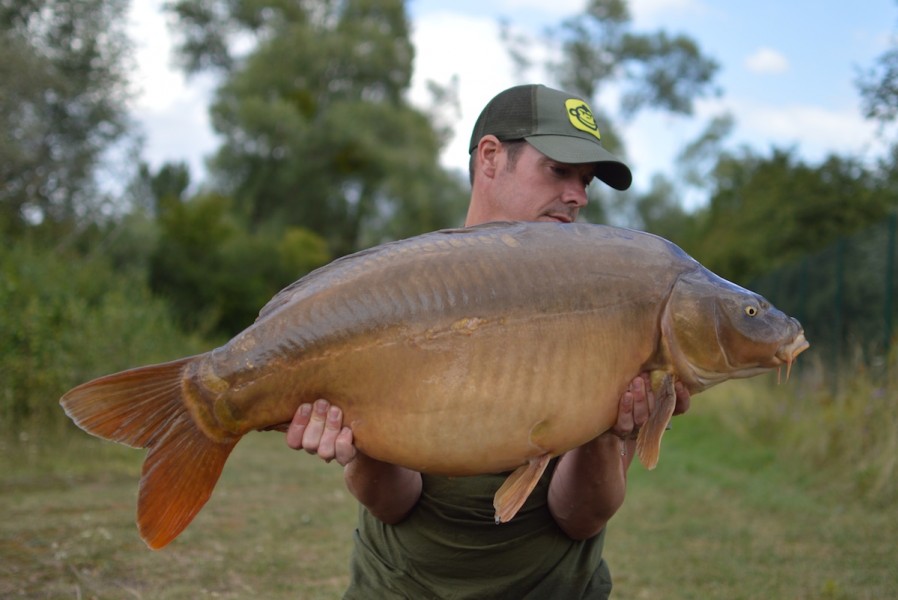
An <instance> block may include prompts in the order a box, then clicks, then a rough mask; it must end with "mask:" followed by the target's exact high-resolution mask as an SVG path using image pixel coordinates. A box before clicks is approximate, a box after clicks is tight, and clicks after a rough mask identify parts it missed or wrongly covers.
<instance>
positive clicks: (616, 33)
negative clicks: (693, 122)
mask: <svg viewBox="0 0 898 600" xmlns="http://www.w3.org/2000/svg"><path fill="white" fill-rule="evenodd" d="M550 34H551V35H550V39H551V40H553V42H552V43H555V40H560V49H561V60H560V61H557V62H552V63H550V64H549V65H547V66H548V71H549V72H551V73H554V74H555V77H556V78H557V80H558V84H559V85H560V86H561V87H562V88H563V89H566V90H569V91H571V92H575V93H579V94H580V95H582V96H583V97H585V98H588V99H592V100H593V102H592V103H591V104H592V108H593V111H594V113H595V118H596V122H597V123H599V128H600V130H601V134H602V144H603V145H604V146H605V147H606V148H608V149H609V150H611V151H612V152H615V153H618V154H619V155H622V156H625V155H626V148H625V144H624V143H623V142H622V140H621V139H620V136H619V135H618V133H617V132H616V131H615V128H614V127H613V125H612V122H613V121H612V119H611V117H610V114H611V113H610V111H608V110H607V109H606V108H605V107H604V106H602V105H601V104H600V103H598V102H596V101H595V100H596V99H597V98H598V97H599V95H600V94H601V93H602V92H603V91H605V90H607V89H608V88H609V87H611V86H618V87H619V88H620V89H621V92H622V94H621V102H620V106H619V112H620V114H621V116H622V117H623V118H632V117H633V116H634V115H635V114H636V113H638V112H639V111H641V110H644V109H649V108H651V109H657V110H664V111H667V112H670V113H673V114H680V115H687V116H688V115H691V114H692V112H693V104H694V102H695V99H696V98H700V97H702V96H706V95H710V94H715V93H717V92H718V90H717V88H716V87H715V86H714V85H713V80H714V76H715V74H716V72H717V69H718V65H717V63H716V62H715V61H714V60H712V59H711V58H709V57H707V56H705V55H704V54H703V53H702V51H701V49H700V48H699V46H698V44H697V43H696V42H695V41H694V40H692V39H691V38H689V37H688V36H685V35H671V34H669V33H668V32H666V31H663V30H662V31H657V32H651V33H639V32H633V31H632V23H631V17H630V12H629V9H628V7H627V2H626V0H591V1H590V2H588V4H587V6H586V9H585V10H584V11H583V12H582V13H581V14H578V15H576V16H574V17H572V18H570V19H566V20H565V21H563V22H562V23H561V25H560V27H558V28H556V29H555V30H553V31H551V32H550ZM514 50H515V53H516V54H520V48H518V47H516V48H515V49H514ZM518 60H519V61H521V60H522V59H520V58H518ZM592 195H593V198H592V200H593V201H592V202H591V203H590V205H589V206H588V207H587V211H586V217H587V218H588V219H590V220H605V218H606V217H607V216H609V214H606V213H614V212H615V211H618V210H619V209H620V203H621V202H627V201H629V196H628V195H625V196H624V198H623V199H621V198H620V195H619V194H617V196H618V198H617V199H609V198H606V197H605V194H603V193H601V192H598V191H595V192H593V194H592ZM634 224H635V223H634Z"/></svg>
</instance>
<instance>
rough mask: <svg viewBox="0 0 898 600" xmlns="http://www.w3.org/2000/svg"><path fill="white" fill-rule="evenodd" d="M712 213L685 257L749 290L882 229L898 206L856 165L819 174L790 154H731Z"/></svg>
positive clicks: (720, 165) (705, 213)
mask: <svg viewBox="0 0 898 600" xmlns="http://www.w3.org/2000/svg"><path fill="white" fill-rule="evenodd" d="M712 178H713V181H712V186H711V198H710V201H709V204H708V206H707V207H706V208H705V209H703V210H701V211H699V212H698V213H697V214H696V215H695V218H696V220H697V224H696V226H695V230H694V231H695V235H694V238H693V239H691V240H689V241H686V242H684V249H686V250H687V251H688V252H690V253H691V254H693V255H694V256H696V257H699V258H700V259H701V260H702V262H703V263H704V264H705V265H706V266H707V267H708V268H710V269H711V270H713V271H715V272H717V273H720V274H721V275H723V276H725V277H728V278H730V279H733V280H735V281H741V282H745V281H747V280H748V279H750V278H752V277H755V276H757V275H760V274H763V273H765V272H767V271H769V270H771V269H773V268H775V267H778V266H780V265H782V264H785V263H787V262H789V261H792V260H796V259H797V258H800V257H801V256H804V255H805V254H807V253H810V252H814V251H817V250H820V249H821V248H823V247H824V246H826V245H828V244H830V243H832V242H834V241H835V240H836V239H838V238H839V237H840V236H842V235H847V234H849V233H852V232H854V231H857V230H859V229H860V228H862V227H864V226H867V225H870V224H872V223H876V222H878V221H880V220H882V219H883V218H885V216H886V215H887V214H888V211H889V210H890V209H891V208H893V207H894V206H895V205H896V201H895V199H894V193H893V191H892V190H891V189H890V187H892V186H891V185H890V184H888V182H887V181H885V180H884V178H883V177H882V176H879V175H877V174H876V173H873V172H871V171H869V170H868V169H867V168H865V167H864V166H863V164H862V163H861V162H860V161H859V160H857V159H854V158H850V157H840V156H836V155H831V156H829V157H827V158H826V159H825V160H824V161H823V162H822V163H821V164H820V165H819V166H810V165H807V164H805V163H804V162H802V161H800V160H798V159H796V157H795V155H794V152H793V151H790V150H782V149H774V150H773V151H772V153H771V156H769V157H763V156H759V155H757V154H755V153H754V152H752V151H751V150H749V149H747V148H743V149H742V150H741V151H740V152H739V153H734V154H724V155H723V156H721V157H720V159H719V160H718V162H717V165H716V167H715V169H714V171H713V173H712Z"/></svg>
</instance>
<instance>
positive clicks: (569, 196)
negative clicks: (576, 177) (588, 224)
mask: <svg viewBox="0 0 898 600" xmlns="http://www.w3.org/2000/svg"><path fill="white" fill-rule="evenodd" d="M563 200H564V201H565V202H566V203H568V204H573V205H575V206H576V207H577V208H583V207H584V206H586V204H587V203H588V202H589V196H588V195H587V194H586V188H585V187H583V186H582V185H581V184H580V183H579V182H577V183H572V184H569V185H567V186H566V187H565V190H564V197H563Z"/></svg>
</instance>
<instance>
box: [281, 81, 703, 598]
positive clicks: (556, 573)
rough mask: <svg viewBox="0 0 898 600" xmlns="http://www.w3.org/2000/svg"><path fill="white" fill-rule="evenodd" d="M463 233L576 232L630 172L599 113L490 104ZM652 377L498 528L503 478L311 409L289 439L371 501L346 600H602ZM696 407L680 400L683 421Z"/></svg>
mask: <svg viewBox="0 0 898 600" xmlns="http://www.w3.org/2000/svg"><path fill="white" fill-rule="evenodd" d="M470 152H471V163H470V164H471V186H472V191H471V201H470V206H469V209H468V214H467V218H466V220H465V225H466V226H472V225H478V224H481V223H486V222H489V221H500V220H501V221H555V222H564V223H568V222H572V221H574V220H576V219H577V215H578V213H579V211H580V209H581V208H583V207H584V206H585V205H586V203H587V193H586V189H587V186H589V184H590V182H591V181H592V179H593V178H594V177H596V178H598V179H600V180H602V181H603V182H605V183H607V184H608V185H610V186H612V187H613V188H616V189H619V190H623V189H626V188H628V187H629V186H630V182H631V179H632V177H631V174H630V170H629V168H627V166H626V165H625V164H624V163H623V162H621V161H620V160H618V159H617V158H616V157H614V156H613V155H612V154H610V153H609V152H608V151H607V150H605V149H604V148H603V147H602V145H601V141H600V135H599V130H598V128H597V126H596V123H595V120H594V119H593V116H592V112H591V110H590V109H589V105H588V104H587V103H586V102H585V101H584V100H582V99H580V98H577V97H575V96H573V95H571V94H567V93H564V92H561V91H558V90H553V89H550V88H547V87H545V86H537V85H526V86H518V87H514V88H511V89H508V90H505V91H504V92H502V93H500V94H499V95H498V96H496V97H495V98H493V100H491V101H490V102H489V104H487V106H486V108H484V110H483V112H482V113H481V115H480V117H479V119H478V120H477V123H476V124H475V126H474V132H473V134H472V136H471V143H470ZM647 382H648V378H647V375H646V374H642V375H640V376H638V377H636V378H635V379H634V380H633V382H632V383H631V384H630V387H629V389H628V391H627V392H626V393H625V394H624V395H623V397H621V400H620V405H619V412H618V420H617V423H616V425H615V427H614V428H613V429H612V430H611V431H609V432H606V433H604V434H602V435H600V436H599V437H597V438H595V439H594V440H592V441H590V442H588V443H586V444H584V445H583V446H580V447H579V448H575V449H573V450H571V451H569V452H567V453H565V454H564V455H562V456H560V457H558V458H556V459H554V460H553V461H552V462H551V463H550V466H549V467H548V468H547V469H546V473H545V474H544V475H543V477H542V479H541V480H540V482H539V484H538V485H537V488H536V489H535V490H534V492H533V493H532V494H531V496H530V497H529V499H528V500H527V502H526V503H525V505H524V507H523V508H522V509H521V510H520V512H519V513H518V515H517V516H515V518H514V519H512V520H511V521H510V522H508V523H504V524H502V525H495V524H494V523H493V521H492V511H493V507H492V497H493V493H494V492H495V490H496V489H497V488H498V487H499V485H501V483H502V481H503V480H504V479H505V477H506V476H507V474H496V475H484V476H477V477H457V478H447V477H435V476H430V475H426V474H421V473H418V472H415V471H411V470H409V469H406V468H403V467H399V466H396V465H391V464H387V463H383V462H379V461H377V460H374V459H372V458H370V457H368V456H365V455H364V454H362V453H360V452H357V451H356V449H355V447H354V446H353V443H352V431H351V430H350V429H349V428H348V427H344V426H343V424H342V413H341V411H340V409H339V408H337V407H336V406H330V404H329V403H328V402H327V401H325V400H319V401H317V402H316V403H315V404H314V405H308V404H306V405H303V406H301V407H300V408H299V410H298V411H297V412H296V416H295V417H294V419H293V422H292V424H291V426H290V429H289V430H288V433H287V443H288V445H289V446H290V447H292V448H295V449H299V448H303V449H305V450H306V451H308V452H311V453H316V454H318V455H319V456H320V457H321V458H323V459H325V460H332V459H334V458H335V459H336V460H337V462H339V463H340V464H341V465H344V479H345V482H346V486H347V488H348V489H349V491H350V492H351V493H352V494H353V495H354V496H355V497H356V498H357V499H358V500H359V502H360V503H361V507H360V511H359V527H358V529H357V530H356V535H355V549H354V552H353V557H352V562H351V582H350V587H349V590H348V591H347V592H346V596H345V598H352V599H355V598H359V599H362V598H365V599H367V598H379V599H381V598H566V599H571V598H606V597H607V596H608V595H609V594H610V591H611V578H610V573H609V571H608V567H607V565H606V564H605V562H604V560H603V559H602V546H603V544H604V531H605V524H606V523H607V522H608V520H609V519H610V518H611V516H612V515H613V514H614V513H615V512H616V511H617V510H618V508H620V506H621V505H622V503H623V500H624V493H625V491H626V477H627V469H628V468H629V466H630V463H631V462H632V460H633V455H634V453H635V444H636V442H635V435H634V434H635V433H636V432H637V431H638V428H639V426H641V425H642V424H643V423H645V421H646V419H647V417H648V414H649V412H650V411H651V409H652V405H653V402H654V398H653V396H652V393H651V390H650V389H649V387H648V385H647ZM688 403H689V395H688V393H687V392H686V391H685V390H684V389H683V388H682V386H680V387H679V388H678V389H677V404H678V406H677V412H678V413H682V412H684V411H685V410H686V409H687V408H688Z"/></svg>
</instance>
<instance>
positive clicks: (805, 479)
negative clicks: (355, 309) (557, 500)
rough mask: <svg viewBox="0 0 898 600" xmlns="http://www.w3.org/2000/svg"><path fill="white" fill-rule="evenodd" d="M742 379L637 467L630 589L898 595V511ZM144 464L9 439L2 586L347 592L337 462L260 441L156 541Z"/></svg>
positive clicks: (345, 512) (625, 576)
mask: <svg viewBox="0 0 898 600" xmlns="http://www.w3.org/2000/svg"><path fill="white" fill-rule="evenodd" d="M735 384H736V382H733V383H731V384H726V385H724V386H721V387H720V388H718V390H719V393H717V394H715V391H713V390H712V391H710V392H707V393H706V394H702V395H701V396H698V397H697V398H696V399H695V400H694V402H693V408H692V409H691V410H690V412H689V414H687V415H685V416H683V417H679V418H677V419H676V420H675V422H674V429H673V430H672V431H670V432H668V433H667V434H666V435H665V438H664V442H663V444H662V452H661V461H660V463H659V466H658V468H657V469H656V470H654V471H652V472H647V471H645V470H644V469H643V468H642V467H640V466H638V465H634V467H633V468H632V469H631V481H630V490H629V493H628V497H627V501H626V503H625V505H624V507H623V509H622V510H621V511H620V512H619V513H618V515H617V516H615V518H614V519H613V520H612V522H611V524H610V525H609V532H608V539H607V543H606V556H607V558H608V560H609V562H610V564H611V568H612V574H613V576H614V580H615V593H614V598H616V599H617V600H629V599H642V598H665V599H672V600H676V599H679V598H683V599H686V598H689V599H692V598H710V599H714V598H720V599H724V598H725V599H728V600H729V599H740V598H746V599H749V598H751V599H754V598H759V599H760V598H764V599H768V598H787V599H793V600H801V599H809V600H810V599H824V600H825V599H831V600H841V599H849V598H850V599H866V598H870V599H873V598H876V599H879V598H895V597H898V571H896V569H895V562H896V559H898V549H896V548H898V546H896V542H895V540H898V518H896V514H898V513H896V508H898V505H896V503H895V502H891V501H890V502H883V501H881V500H880V501H871V500H870V499H869V498H868V497H867V496H866V495H865V494H864V493H862V492H863V490H862V489H860V488H858V487H857V486H845V485H840V484H838V483H837V482H834V481H833V480H834V479H835V478H836V475H834V474H833V473H831V472H830V471H827V470H826V469H821V468H820V466H819V465H818V464H815V463H814V462H813V461H808V460H805V459H804V458H803V457H800V456H803V455H800V454H799V451H800V449H801V447H800V443H799V441H796V440H794V439H792V438H791V437H790V436H788V435H784V436H781V437H778V438H775V439H771V440H769V441H763V440H762V441H758V440H757V436H753V435H751V434H750V432H749V429H751V428H750V427H742V428H739V427H735V426H734V425H733V423H734V422H741V421H740V419H739V417H738V407H739V406H740V401H739V400H738V399H737V400H733V399H732V397H733V396H734V395H735V396H738V394H734V392H737V391H739V388H738V387H732V386H734V385H735ZM784 387H785V386H784ZM789 388H791V389H793V390H794V389H797V388H798V386H797V385H795V384H790V386H789ZM754 393H755V394H757V392H754ZM788 398H789V396H788V394H787V393H786V394H784V395H782V396H778V397H777V398H776V399H775V400H766V401H767V402H768V403H770V404H774V403H777V402H787V403H788V402H800V401H799V400H798V399H795V398H792V399H791V400H789V399H788ZM756 400H757V398H756ZM759 401H765V400H764V399H763V398H762V399H760V400H759ZM734 411H735V413H734ZM734 414H735V415H736V416H734ZM728 422H729V423H730V424H727V423H728ZM142 458H143V453H142V452H140V451H137V450H132V449H129V448H124V447H120V446H117V445H114V444H108V443H103V442H99V441H96V440H93V439H91V438H88V437H87V436H85V435H80V434H76V433H73V434H71V435H67V436H60V437H53V438H52V439H39V438H36V437H34V436H32V437H31V438H26V439H15V440H10V439H6V441H3V442H2V446H0V511H2V514H3V516H4V518H3V519H2V521H0V597H3V598H17V597H24V598H99V599H105V598H110V599H113V598H115V599H118V598H152V599H157V598H159V599H168V598H171V599H174V598H266V599H274V600H277V599H280V598H293V599H295V598H300V599H308V598H311V599H315V598H339V597H340V594H341V591H342V589H343V588H344V587H345V585H346V583H347V579H348V576H347V561H348V558H349V553H350V547H351V536H352V531H353V529H354V525H355V510H356V509H355V503H354V501H353V500H352V498H351V497H350V496H349V494H348V493H347V492H346V491H345V489H344V487H343V484H342V478H341V475H340V469H339V468H338V467H337V466H336V465H326V464H323V463H321V462H320V461H318V460H316V459H313V458H310V457H307V456H305V455H302V454H299V453H296V452H292V451H289V450H287V449H286V447H285V445H284V443H283V437H282V436H281V435H279V434H273V433H268V434H253V435H250V436H248V437H247V438H246V440H244V441H243V442H241V444H240V445H238V447H237V450H236V451H235V453H234V454H233V456H232V458H231V459H230V460H229V462H228V464H227V466H226V468H225V472H224V474H223V476H222V480H221V482H220V483H219V485H218V487H217V488H216V490H215V494H214V495H213V497H212V499H211V500H210V502H209V504H208V505H207V506H206V508H205V509H204V510H203V512H201V513H200V515H199V516H198V517H197V519H196V520H195V521H194V522H193V523H192V524H191V525H190V527H188V528H187V530H186V531H185V532H184V533H183V534H182V535H181V536H180V537H179V538H178V539H176V540H175V541H174V542H173V543H172V544H171V545H170V546H169V547H167V548H165V549H163V550H161V551H158V552H153V551H150V550H148V549H147V548H146V546H145V545H144V544H143V542H142V541H140V539H139V537H138V534H137V530H136V527H135V525H134V510H135V502H136V484H137V479H138V474H139V470H140V463H141V461H142Z"/></svg>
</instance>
